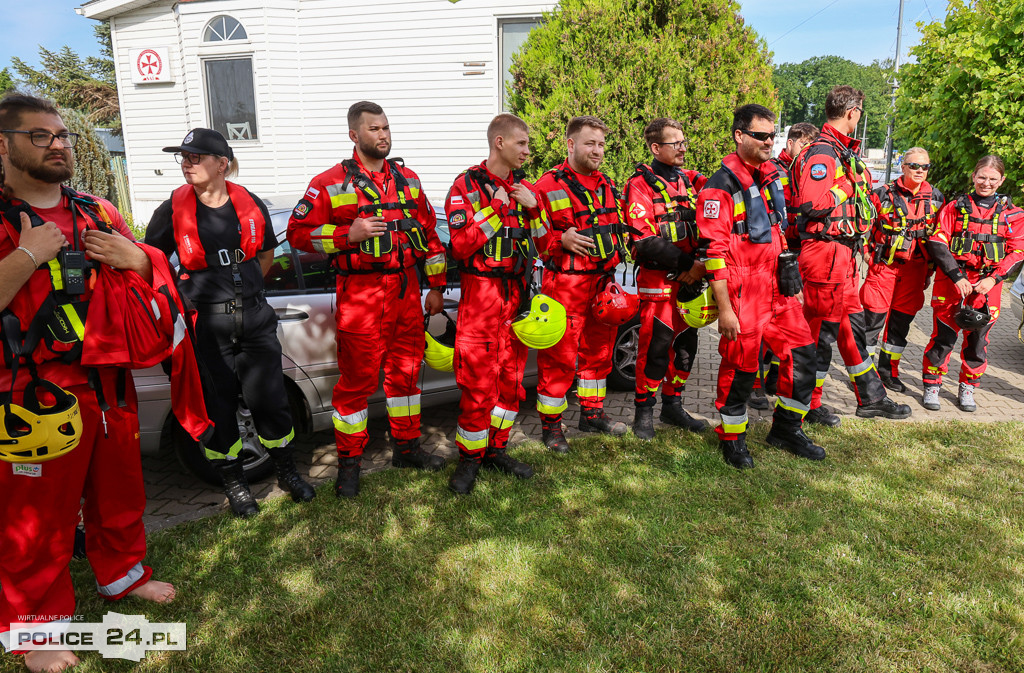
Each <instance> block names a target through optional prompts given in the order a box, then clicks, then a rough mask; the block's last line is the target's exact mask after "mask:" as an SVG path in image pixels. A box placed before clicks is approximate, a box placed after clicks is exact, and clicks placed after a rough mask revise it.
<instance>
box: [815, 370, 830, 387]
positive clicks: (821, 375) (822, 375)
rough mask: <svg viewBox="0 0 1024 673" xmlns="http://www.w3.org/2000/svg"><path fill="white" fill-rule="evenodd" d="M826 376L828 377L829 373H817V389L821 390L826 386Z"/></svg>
mask: <svg viewBox="0 0 1024 673" xmlns="http://www.w3.org/2000/svg"><path fill="white" fill-rule="evenodd" d="M826 376H828V372H827V371H824V372H815V374H814V378H815V379H816V381H815V385H817V387H819V388H820V387H821V386H823V385H824V384H825V377H826Z"/></svg>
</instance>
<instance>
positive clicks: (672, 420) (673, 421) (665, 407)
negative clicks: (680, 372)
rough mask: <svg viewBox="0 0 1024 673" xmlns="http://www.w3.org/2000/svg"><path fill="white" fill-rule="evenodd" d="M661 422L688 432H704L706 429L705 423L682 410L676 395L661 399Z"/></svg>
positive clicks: (680, 402)
mask: <svg viewBox="0 0 1024 673" xmlns="http://www.w3.org/2000/svg"><path fill="white" fill-rule="evenodd" d="M661 422H662V423H668V424H669V425H674V426H676V427H677V428H683V429H684V430H689V431H690V432H704V431H705V430H707V429H708V424H707V421H702V420H700V419H697V418H694V417H693V416H691V415H690V414H688V413H686V409H683V400H682V398H681V397H679V396H678V395H674V396H672V397H665V396H662V398H661Z"/></svg>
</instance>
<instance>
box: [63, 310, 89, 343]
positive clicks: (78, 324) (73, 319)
mask: <svg viewBox="0 0 1024 673" xmlns="http://www.w3.org/2000/svg"><path fill="white" fill-rule="evenodd" d="M60 308H61V310H62V311H64V315H66V316H67V317H68V322H69V323H71V329H73V330H75V336H77V337H78V340H79V341H81V340H82V339H84V338H85V325H83V324H82V318H81V317H80V316H79V315H78V311H76V310H75V307H74V306H72V305H71V304H64V305H62V306H61V307H60Z"/></svg>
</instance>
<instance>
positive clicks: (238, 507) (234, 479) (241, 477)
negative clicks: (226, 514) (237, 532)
mask: <svg viewBox="0 0 1024 673" xmlns="http://www.w3.org/2000/svg"><path fill="white" fill-rule="evenodd" d="M217 462H218V463H219V465H217V472H218V473H220V478H221V480H222V481H223V482H224V495H226V496H227V497H228V504H229V505H231V511H232V512H234V513H235V516H238V517H241V518H243V519H248V518H249V517H252V516H256V514H258V513H259V511H260V506H259V505H258V504H257V503H256V498H254V497H252V493H251V492H250V491H249V483H248V482H247V481H246V480H245V470H244V468H243V466H242V461H241V459H235V460H223V461H217Z"/></svg>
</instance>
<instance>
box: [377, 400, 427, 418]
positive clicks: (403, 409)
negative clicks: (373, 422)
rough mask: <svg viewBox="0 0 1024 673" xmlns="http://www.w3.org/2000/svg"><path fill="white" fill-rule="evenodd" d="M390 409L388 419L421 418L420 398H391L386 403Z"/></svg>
mask: <svg viewBox="0 0 1024 673" xmlns="http://www.w3.org/2000/svg"><path fill="white" fill-rule="evenodd" d="M384 404H385V405H386V406H387V409H388V418H408V417H409V416H419V413H420V396H419V395H409V396H407V397H389V398H387V399H386V400H385V401H384Z"/></svg>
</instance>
